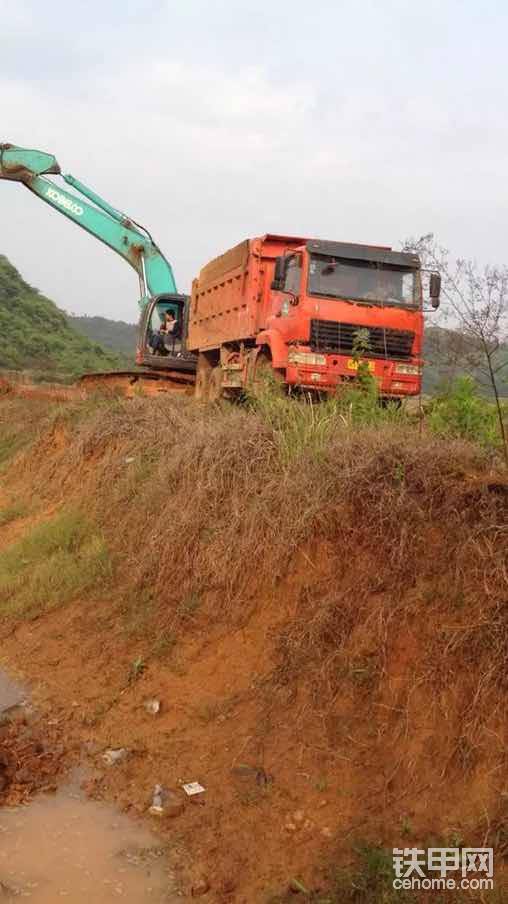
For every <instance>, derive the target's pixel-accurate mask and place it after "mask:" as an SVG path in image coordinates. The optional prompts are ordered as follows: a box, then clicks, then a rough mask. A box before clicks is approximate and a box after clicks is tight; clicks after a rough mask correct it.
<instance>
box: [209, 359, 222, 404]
mask: <svg viewBox="0 0 508 904" xmlns="http://www.w3.org/2000/svg"><path fill="white" fill-rule="evenodd" d="M222 381H223V372H222V367H221V366H220V364H219V365H218V366H217V367H214V368H213V370H212V372H211V374H210V380H209V383H208V400H209V401H210V402H218V401H219V400H220V399H221V398H222V396H223V389H222Z"/></svg>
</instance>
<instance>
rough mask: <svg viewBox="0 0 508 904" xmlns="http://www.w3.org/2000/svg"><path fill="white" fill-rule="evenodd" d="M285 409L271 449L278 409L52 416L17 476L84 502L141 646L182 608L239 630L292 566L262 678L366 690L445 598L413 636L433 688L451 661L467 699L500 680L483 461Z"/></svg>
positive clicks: (498, 604) (500, 595)
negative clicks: (134, 612) (139, 606)
mask: <svg viewBox="0 0 508 904" xmlns="http://www.w3.org/2000/svg"><path fill="white" fill-rule="evenodd" d="M295 411H296V412H298V409H297V407H296V405H294V410H291V409H290V410H289V415H288V414H287V413H286V412H285V411H284V412H282V414H283V415H284V418H287V417H289V418H290V420H291V429H290V431H289V434H288V435H289V436H293V435H295V433H297V434H298V441H297V442H295V443H294V444H293V446H292V452H291V454H290V455H288V445H287V442H281V432H282V433H283V432H284V430H285V429H286V424H285V422H281V416H280V411H279V410H278V412H277V418H276V419H274V417H273V413H272V412H271V414H270V417H268V418H267V417H264V416H263V412H256V411H246V410H243V409H238V408H233V407H225V408H224V409H218V408H200V407H199V406H196V405H189V404H188V403H187V401H186V400H182V399H173V398H170V399H156V400H150V401H149V400H133V401H130V402H125V401H119V400H116V401H113V402H109V403H104V402H95V403H90V404H89V405H87V406H79V405H78V406H68V407H67V408H66V409H59V415H58V418H57V420H56V422H55V423H54V424H53V426H52V430H51V431H50V432H49V433H47V432H46V433H43V434H42V435H41V438H40V440H39V442H38V445H37V447H36V450H35V454H30V455H29V456H27V457H26V459H25V464H24V465H23V462H21V463H20V465H19V467H20V468H21V469H22V468H23V467H24V468H26V477H27V479H29V480H34V479H35V480H36V481H37V483H38V485H39V486H41V487H43V488H45V491H46V494H47V495H48V496H50V497H52V499H53V501H54V500H55V498H60V499H61V500H63V499H65V500H66V501H68V500H69V499H70V498H73V497H77V498H80V499H81V498H82V497H83V495H86V496H87V506H88V509H89V511H90V513H91V514H92V515H93V516H94V517H95V518H96V519H97V520H98V521H99V523H100V524H101V526H102V527H103V529H104V531H105V534H106V536H107V537H108V543H109V544H110V546H111V547H112V548H113V550H114V552H115V553H116V554H117V555H118V556H120V557H121V561H122V569H121V571H122V574H123V575H125V576H126V578H127V581H126V583H127V584H128V586H129V592H130V595H131V596H132V595H134V597H135V599H137V601H138V602H139V600H140V599H144V600H145V604H146V609H147V613H149V614H150V617H151V618H152V619H154V620H155V621H154V623H156V625H157V634H158V636H170V637H171V638H172V641H173V640H174V638H175V637H176V636H177V634H178V630H179V628H180V626H181V625H182V624H183V623H184V622H187V621H188V618H189V612H188V606H187V605H186V601H188V600H199V601H200V603H199V607H198V608H199V613H200V614H202V613H203V612H204V615H205V617H206V618H208V619H209V618H210V617H212V618H221V619H225V620H226V621H229V622H231V621H235V622H237V621H239V620H242V619H246V618H247V617H248V614H249V611H250V607H251V605H253V601H255V600H256V599H257V598H258V597H259V593H260V592H261V591H262V590H264V591H266V590H267V589H270V588H271V589H272V590H273V589H274V588H275V587H277V586H278V585H279V584H280V583H281V582H282V581H283V580H284V579H285V576H286V575H287V574H288V573H289V572H290V571H291V570H293V571H295V569H296V570H298V571H299V572H300V578H299V589H298V593H299V598H298V601H297V604H296V606H295V607H294V608H293V612H292V617H291V618H289V619H288V622H287V627H286V629H285V631H284V632H283V634H282V636H281V638H280V644H279V651H280V667H279V669H280V673H281V674H282V673H287V672H288V671H291V670H297V671H299V672H301V670H302V669H303V668H305V667H308V668H310V669H311V671H312V672H313V675H314V679H315V680H316V681H317V682H318V684H319V686H320V687H321V689H322V687H323V686H324V687H326V688H327V691H328V696H329V697H330V698H332V697H333V695H334V694H335V693H336V689H337V686H338V685H339V684H340V683H341V682H343V681H344V679H347V680H348V681H351V682H352V683H353V684H354V685H355V686H356V687H357V688H358V690H359V691H362V689H363V691H364V692H367V691H368V692H369V693H371V692H372V689H373V687H374V686H375V684H376V681H377V680H378V679H379V677H380V676H381V675H382V674H383V668H384V661H385V660H386V656H387V655H388V647H389V644H390V641H391V639H393V636H394V634H396V633H397V632H398V631H400V629H401V626H403V625H406V626H407V625H408V624H410V623H411V619H412V618H414V617H415V615H417V614H418V612H420V613H421V608H422V606H426V607H427V608H428V610H429V613H435V611H436V607H437V606H438V605H439V604H440V603H442V600H443V598H445V599H446V607H447V608H450V606H451V607H452V609H454V615H455V618H454V619H453V624H452V625H451V626H450V625H449V624H448V623H449V622H450V619H446V620H445V622H444V623H441V624H440V625H439V628H438V629H437V628H436V629H435V630H433V631H432V632H431V633H430V634H429V637H427V638H426V639H425V641H424V642H425V644H426V648H427V650H428V655H429V657H430V659H432V660H435V668H433V670H432V671H433V681H434V682H435V683H436V684H437V683H439V682H446V680H447V676H449V672H450V670H452V671H453V669H454V668H455V665H454V663H456V661H457V658H458V659H462V661H466V660H467V661H469V660H470V659H471V657H472V658H474V659H475V662H477V663H478V664H479V665H480V664H481V663H483V662H484V661H485V663H486V665H485V669H484V671H482V675H483V678H482V686H481V689H480V690H479V691H478V693H479V694H480V695H481V697H482V700H483V699H484V698H485V694H487V693H490V692H491V691H492V690H493V689H495V688H496V687H499V686H500V684H501V683H502V682H503V681H504V680H505V679H504V678H503V677H502V676H503V675H505V673H506V664H507V636H508V627H507V617H506V616H507V610H506V606H505V605H504V604H503V601H504V599H505V596H504V595H505V593H506V586H507V573H506V564H505V560H506V549H507V543H506V520H507V519H506V513H507V501H508V493H507V485H506V481H505V480H503V479H496V478H495V476H494V475H493V474H492V473H491V468H492V460H491V458H490V457H489V455H488V453H487V452H485V451H484V450H482V449H481V448H480V447H477V446H475V445H473V444H471V443H467V442H465V441H462V440H447V441H446V442H443V441H442V440H441V439H439V438H436V437H433V436H429V435H425V433H424V434H423V435H420V434H419V431H418V430H417V429H415V427H413V426H412V425H410V424H407V423H405V422H404V421H402V422H400V423H398V422H397V421H395V422H390V421H389V422H388V423H377V424H375V425H374V426H363V427H362V426H358V425H357V426H354V425H351V423H347V422H346V421H345V420H344V419H343V418H341V417H336V418H335V422H334V423H331V421H330V417H331V414H330V410H329V409H328V410H323V415H322V420H320V414H319V412H316V411H312V412H311V415H310V417H309V412H308V410H306V409H305V410H303V412H302V418H303V419H304V422H305V423H304V426H303V428H302V429H300V428H299V427H298V425H296V426H295V422H296V420H297V418H298V413H296V414H295V413H294V412H295ZM62 432H64V433H65V435H66V439H65V442H61V441H59V442H55V436H56V437H57V438H58V437H59V436H60V437H61V434H62ZM282 438H283V437H282ZM286 439H287V436H286ZM316 442H317V443H318V446H317V447H316ZM28 472H30V473H28ZM120 580H121V576H120ZM473 611H474V613H475V615H474V618H473V622H474V624H472V623H471V613H472V612H473ZM191 615H192V616H193V613H191ZM431 617H433V616H431ZM468 657H469V659H468ZM487 660H488V663H487ZM316 663H319V669H318V670H317V669H316V667H315V666H316ZM481 668H482V669H483V666H481Z"/></svg>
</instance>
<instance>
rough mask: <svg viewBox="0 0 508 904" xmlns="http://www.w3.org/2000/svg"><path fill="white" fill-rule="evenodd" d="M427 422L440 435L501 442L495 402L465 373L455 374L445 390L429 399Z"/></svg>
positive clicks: (493, 443) (491, 443) (494, 443)
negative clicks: (434, 397) (488, 398)
mask: <svg viewBox="0 0 508 904" xmlns="http://www.w3.org/2000/svg"><path fill="white" fill-rule="evenodd" d="M427 423H428V425H429V427H430V429H431V430H433V431H434V432H435V433H437V434H440V435H441V436H457V435H458V436H463V437H465V438H466V439H471V440H475V441H476V442H479V443H481V444H482V445H484V446H499V445H500V443H501V438H500V433H499V420H498V416H497V412H496V409H495V406H494V405H493V404H492V403H491V402H489V401H487V399H485V397H484V396H481V395H480V394H479V392H478V388H477V386H476V384H475V382H474V380H473V379H472V378H471V377H468V376H462V377H457V379H456V380H454V382H453V384H452V386H451V389H450V391H449V392H448V393H446V394H443V395H441V396H438V397H437V398H436V399H434V400H433V401H432V402H431V403H430V405H429V411H428V418H427Z"/></svg>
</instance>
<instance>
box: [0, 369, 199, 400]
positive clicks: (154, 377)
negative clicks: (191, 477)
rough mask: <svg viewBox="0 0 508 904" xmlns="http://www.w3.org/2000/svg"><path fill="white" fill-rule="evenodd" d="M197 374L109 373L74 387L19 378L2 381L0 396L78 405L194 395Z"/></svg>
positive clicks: (85, 378) (89, 376)
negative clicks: (99, 399)
mask: <svg viewBox="0 0 508 904" xmlns="http://www.w3.org/2000/svg"><path fill="white" fill-rule="evenodd" d="M194 383H195V375H194V374H192V373H185V372H182V371H178V370H175V371H172V370H164V371H154V370H150V371H138V370H124V371H106V372H104V373H92V374H84V375H83V376H82V377H80V378H79V380H77V382H76V383H73V384H72V385H70V386H65V385H61V384H58V383H30V382H26V381H24V380H23V381H22V380H19V379H16V378H15V377H13V376H11V375H9V378H4V377H2V378H0V396H9V395H10V396H17V397H20V398H25V399H40V400H43V399H44V400H47V401H54V402H77V401H81V400H84V399H87V398H90V396H94V395H105V396H120V397H123V398H134V397H135V396H145V397H149V396H156V395H159V394H160V393H166V392H171V393H180V394H182V395H189V396H190V395H194Z"/></svg>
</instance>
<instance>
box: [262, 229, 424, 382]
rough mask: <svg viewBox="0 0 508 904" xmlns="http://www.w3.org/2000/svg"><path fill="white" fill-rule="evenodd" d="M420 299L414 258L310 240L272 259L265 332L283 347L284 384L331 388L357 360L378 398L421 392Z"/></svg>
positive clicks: (352, 370)
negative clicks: (369, 376) (366, 371)
mask: <svg viewBox="0 0 508 904" xmlns="http://www.w3.org/2000/svg"><path fill="white" fill-rule="evenodd" d="M422 301H423V296H422V279H421V267H420V260H419V258H418V256H417V255H414V254H408V253H403V252H396V251H392V250H391V249H390V248H386V247H373V246H364V245H353V244H346V243H341V242H329V241H317V240H311V241H308V242H306V243H305V244H303V245H301V246H300V247H297V248H295V249H294V250H293V249H290V250H288V251H286V252H285V253H284V254H282V255H280V256H279V257H277V258H276V260H275V264H274V278H273V280H272V283H271V286H270V298H269V302H268V310H267V331H268V332H272V331H273V333H274V334H278V336H279V337H280V339H281V340H282V342H283V344H284V346H285V347H286V348H287V359H286V362H285V365H284V367H285V371H286V380H287V382H288V384H289V385H291V384H297V385H303V386H314V387H315V388H319V387H323V388H326V389H328V388H333V387H335V386H337V385H338V384H339V383H341V382H344V381H345V380H348V379H351V378H353V377H354V376H355V373H356V371H357V369H358V362H359V358H360V357H361V359H362V360H364V361H365V362H366V363H367V366H368V369H369V370H370V372H371V373H372V375H373V376H374V377H375V379H376V380H377V383H378V387H379V391H380V393H381V394H382V395H383V396H385V397H394V398H401V397H403V396H406V395H415V394H417V393H419V391H420V384H421V369H422V340H423V312H422ZM277 344H278V343H277ZM281 351H282V349H281Z"/></svg>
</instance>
